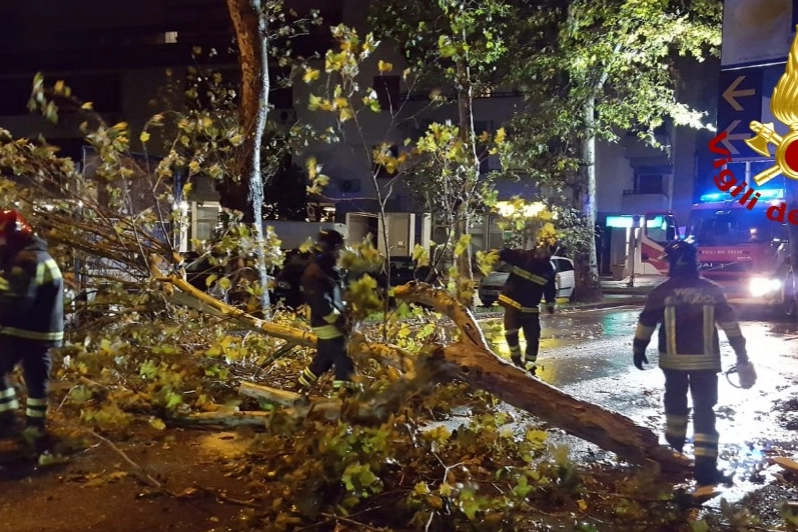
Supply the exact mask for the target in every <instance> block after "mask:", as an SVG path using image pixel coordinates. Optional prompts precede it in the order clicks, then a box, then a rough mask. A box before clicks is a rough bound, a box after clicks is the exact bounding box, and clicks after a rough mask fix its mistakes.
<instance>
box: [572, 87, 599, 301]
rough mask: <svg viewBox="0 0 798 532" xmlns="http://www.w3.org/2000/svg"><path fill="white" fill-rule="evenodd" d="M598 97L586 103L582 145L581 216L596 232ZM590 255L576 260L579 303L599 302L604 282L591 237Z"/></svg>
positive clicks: (581, 255)
mask: <svg viewBox="0 0 798 532" xmlns="http://www.w3.org/2000/svg"><path fill="white" fill-rule="evenodd" d="M595 112H596V96H595V93H594V94H591V95H590V96H589V97H588V98H587V99H586V100H585V102H584V107H583V113H584V116H585V130H586V135H585V139H584V141H583V143H582V160H583V162H584V165H585V169H584V172H585V180H584V181H585V185H586V187H585V188H586V189H585V190H584V191H583V194H582V198H581V199H582V205H581V207H582V214H583V215H584V216H585V223H586V224H587V225H588V227H589V228H590V229H591V230H593V229H594V228H595V227H596V118H595ZM586 244H587V245H586V247H587V251H585V252H578V253H577V255H578V256H577V257H576V259H577V260H576V261H575V263H576V266H577V268H576V270H577V271H576V292H577V293H576V294H575V297H576V299H578V300H579V301H587V302H591V301H600V300H601V298H602V294H601V282H600V281H599V272H598V261H597V258H596V239H595V237H594V236H593V237H591V238H589V239H588V241H587V242H586Z"/></svg>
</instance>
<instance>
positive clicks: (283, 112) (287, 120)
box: [275, 109, 296, 124]
mask: <svg viewBox="0 0 798 532" xmlns="http://www.w3.org/2000/svg"><path fill="white" fill-rule="evenodd" d="M275 114H276V115H277V122H278V123H280V124H293V123H294V122H296V110H294V109H277V110H276V111H275Z"/></svg>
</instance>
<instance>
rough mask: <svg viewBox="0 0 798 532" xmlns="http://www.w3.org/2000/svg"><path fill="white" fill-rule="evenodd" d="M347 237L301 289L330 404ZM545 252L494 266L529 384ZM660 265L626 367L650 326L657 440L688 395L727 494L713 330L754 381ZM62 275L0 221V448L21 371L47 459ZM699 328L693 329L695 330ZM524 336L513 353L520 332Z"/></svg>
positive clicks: (710, 306)
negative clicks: (660, 422)
mask: <svg viewBox="0 0 798 532" xmlns="http://www.w3.org/2000/svg"><path fill="white" fill-rule="evenodd" d="M343 247H344V237H343V236H342V235H341V234H340V233H338V232H336V231H322V232H321V233H320V235H319V237H318V239H317V243H316V247H315V257H314V260H313V262H312V263H311V264H310V265H309V266H307V268H306V269H305V271H304V273H303V275H302V279H301V291H302V296H303V299H304V302H305V303H306V304H307V306H308V307H309V309H310V325H311V328H312V330H313V332H314V333H315V334H316V336H317V339H318V340H317V348H316V353H315V356H314V357H313V359H312V361H311V363H310V365H309V366H307V368H305V369H304V371H302V373H301V374H300V376H299V378H298V384H299V386H300V388H301V389H304V390H309V389H310V388H311V387H313V385H314V384H315V383H316V381H317V380H318V379H319V378H320V377H321V376H322V375H323V374H324V373H326V372H328V371H330V370H331V369H334V371H335V378H334V381H333V387H334V388H335V389H336V390H338V392H339V393H342V394H349V393H352V392H354V391H356V390H357V388H356V385H355V383H354V380H355V366H354V364H353V362H352V359H351V358H350V356H349V354H348V352H347V342H348V338H349V336H350V333H351V323H350V321H349V319H348V317H347V312H346V306H345V303H344V298H343V290H344V287H343V278H342V275H341V273H340V270H339V268H338V262H339V259H340V254H341V251H342V250H343ZM551 255H552V249H551V248H550V247H549V246H547V245H544V244H542V243H541V244H538V245H537V246H536V247H534V249H528V250H525V249H504V250H502V251H501V252H500V259H501V260H502V261H504V262H506V263H508V264H509V265H510V266H511V270H510V274H509V277H508V279H507V282H506V284H505V286H504V288H503V290H502V292H501V295H500V296H499V304H500V305H501V306H502V307H504V309H505V313H504V328H505V338H506V340H507V344H508V346H509V349H510V355H511V360H512V362H513V363H514V364H515V365H517V366H519V367H520V368H523V369H524V370H526V371H528V372H529V373H530V374H531V375H533V376H535V375H536V371H537V357H538V350H539V343H540V335H541V325H540V311H541V308H540V307H541V302H544V303H545V309H546V311H547V312H548V313H550V314H551V313H554V312H555V306H556V287H555V276H556V272H555V270H554V268H553V266H552V262H551ZM664 258H665V259H666V260H667V261H668V262H669V264H670V272H669V277H670V278H669V279H668V280H667V281H666V282H664V283H662V284H661V285H659V286H657V287H656V288H655V289H654V290H652V292H651V293H650V294H649V296H648V299H647V302H646V305H645V308H644V309H643V311H642V313H641V314H640V319H639V322H638V325H637V329H636V332H635V335H634V342H633V363H634V365H635V366H636V367H637V368H638V369H643V364H644V363H648V359H647V357H646V354H645V352H646V348H647V346H648V344H649V342H650V340H651V337H652V335H653V333H654V331H655V329H656V327H657V326H658V325H659V326H660V328H659V367H660V368H661V369H662V371H663V373H664V376H665V396H664V404H665V419H666V428H665V439H666V441H667V442H668V444H670V446H671V447H672V448H673V449H674V450H676V451H678V452H681V451H682V449H683V447H684V444H685V440H686V435H687V423H688V414H689V408H688V393H689V394H690V395H691V397H692V405H693V424H694V438H693V441H694V454H695V479H696V481H697V483H698V484H699V485H713V484H717V483H720V482H727V481H729V478H728V477H726V476H724V475H723V474H722V473H721V472H720V471H719V470H718V468H717V456H718V432H717V431H716V429H715V413H714V407H715V404H716V403H717V400H718V373H719V372H720V371H721V360H720V346H719V340H718V332H717V327H716V324H717V325H719V326H720V327H721V328H722V329H723V330H724V332H725V333H726V336H727V337H728V340H729V343H730V345H731V347H732V348H733V349H734V352H735V354H736V356H737V367H738V370H739V371H740V376H741V381H747V386H750V385H752V384H753V381H754V380H755V378H756V376H755V373H754V370H753V366H752V365H751V364H750V362H749V360H748V356H747V352H746V346H745V339H744V337H743V335H742V333H741V331H740V326H739V323H738V322H737V318H736V317H735V313H734V310H733V309H732V307H731V306H730V305H729V304H728V302H727V301H726V297H725V295H724V293H723V291H722V290H721V288H720V287H719V286H718V285H716V284H715V283H712V282H711V281H708V280H706V279H704V278H702V277H701V276H700V274H699V268H698V260H697V258H698V257H697V251H696V248H695V247H694V246H693V245H692V244H690V243H688V242H685V241H676V242H672V243H670V244H669V245H668V246H667V247H666V248H665V254H664ZM63 304H64V302H63V283H62V278H61V271H60V270H59V268H58V266H57V264H56V262H55V261H54V260H53V258H52V257H51V256H50V254H49V253H48V251H47V244H46V243H45V242H44V240H42V239H41V238H40V237H39V236H37V235H36V233H35V232H34V230H33V228H32V227H31V226H30V225H29V224H28V222H26V221H25V219H24V218H23V217H22V216H21V215H20V214H19V213H18V212H17V211H15V210H9V209H6V210H0V438H3V437H7V436H10V435H16V434H18V433H19V432H20V429H21V427H19V426H18V418H17V410H18V408H19V401H18V399H17V394H16V389H15V387H14V386H13V384H12V382H11V376H12V373H13V371H14V369H15V368H16V366H17V365H21V367H22V370H23V375H24V379H25V385H26V388H27V398H26V404H25V424H26V427H25V428H24V429H23V430H22V432H23V434H24V433H27V436H28V437H27V439H28V440H29V441H32V442H33V443H34V444H37V445H38V446H39V448H43V446H44V447H46V442H47V441H48V436H47V431H46V423H45V422H46V419H47V395H48V382H49V375H50V368H51V354H50V352H51V349H52V348H54V347H59V346H60V345H61V344H62V341H63V337H64V319H63ZM699 324H700V325H701V326H700V327H699V326H698V325H699ZM520 331H523V332H524V338H525V340H526V346H525V349H524V350H523V356H522V350H521V345H520V341H519V332H520Z"/></svg>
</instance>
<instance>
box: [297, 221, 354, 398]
mask: <svg viewBox="0 0 798 532" xmlns="http://www.w3.org/2000/svg"><path fill="white" fill-rule="evenodd" d="M343 245H344V238H343V236H342V235H341V233H339V232H337V231H332V230H330V231H322V232H321V233H319V237H318V239H317V242H316V251H317V253H316V256H315V258H314V260H313V261H312V262H311V263H310V264H309V265H308V266H307V268H305V273H304V274H302V279H301V281H300V286H301V290H302V297H303V299H304V301H305V303H306V304H307V305H308V307H309V308H310V326H311V328H312V329H313V332H314V333H316V337H317V343H316V356H314V357H313V360H312V361H311V363H310V365H309V366H308V367H307V368H305V370H304V371H303V372H302V374H301V375H300V377H299V384H300V386H302V387H303V388H305V389H308V388H310V387H311V386H312V385H313V384H314V383H315V382H316V381H317V380H318V379H319V377H321V375H322V374H324V373H326V372H327V371H329V370H330V369H332V368H333V367H334V368H335V380H334V381H333V388H334V389H335V390H337V391H339V392H343V393H346V392H348V391H351V390H354V385H353V383H352V377H353V376H354V373H355V366H354V364H353V363H352V359H351V358H349V354H348V353H347V345H346V344H347V340H348V339H349V333H350V324H349V320H348V319H347V316H346V307H345V305H344V302H343V299H342V276H341V273H340V270H339V269H338V259H339V258H340V255H341V249H342V248H343Z"/></svg>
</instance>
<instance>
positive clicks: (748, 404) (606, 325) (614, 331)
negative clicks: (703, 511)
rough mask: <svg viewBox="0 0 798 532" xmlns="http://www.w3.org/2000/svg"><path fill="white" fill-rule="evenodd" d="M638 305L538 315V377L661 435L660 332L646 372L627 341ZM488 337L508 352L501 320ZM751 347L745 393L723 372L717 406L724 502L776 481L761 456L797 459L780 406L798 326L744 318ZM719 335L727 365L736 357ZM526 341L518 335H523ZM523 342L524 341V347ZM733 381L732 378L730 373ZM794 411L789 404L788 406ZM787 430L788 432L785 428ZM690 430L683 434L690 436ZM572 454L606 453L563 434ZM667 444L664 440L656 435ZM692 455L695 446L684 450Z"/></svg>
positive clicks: (790, 384)
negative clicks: (752, 371) (727, 483)
mask: <svg viewBox="0 0 798 532" xmlns="http://www.w3.org/2000/svg"><path fill="white" fill-rule="evenodd" d="M640 310H641V307H639V306H633V305H628V306H622V307H616V308H612V309H604V310H594V311H574V312H568V313H560V314H556V315H554V316H549V315H543V316H542V320H541V321H542V328H543V337H542V341H541V349H540V356H539V359H538V362H539V365H540V366H541V367H540V368H539V370H538V375H539V376H540V378H541V379H542V380H544V381H546V382H548V383H550V384H552V385H554V386H556V387H558V388H560V389H562V390H563V391H565V392H567V393H569V394H571V395H573V396H575V397H577V398H579V399H582V400H585V401H589V402H591V403H595V404H599V405H601V406H603V407H605V408H608V409H611V410H615V411H617V412H620V413H623V414H624V415H626V416H628V417H630V418H631V419H633V420H634V421H635V422H636V423H638V424H639V425H642V426H646V427H649V428H651V429H652V430H654V431H655V432H656V433H658V434H661V432H662V427H663V426H664V420H665V416H664V413H663V407H662V392H663V383H664V379H663V376H662V372H661V371H660V370H659V369H658V368H657V356H658V355H657V336H656V334H655V335H654V337H653V338H652V341H651V344H650V345H649V348H648V350H647V356H648V359H649V361H650V364H649V365H648V367H647V369H646V370H644V371H639V370H638V369H636V368H635V367H634V366H633V365H632V338H633V336H634V331H635V326H636V324H637V318H638V315H639V313H640ZM485 325H486V327H485V328H486V330H487V331H488V332H487V334H488V336H489V337H490V338H491V340H492V341H493V342H494V345H495V346H496V350H497V352H498V353H500V354H501V355H502V356H505V357H509V352H508V350H507V345H506V343H505V342H504V340H503V339H501V320H500V319H499V320H492V321H491V322H490V323H486V324H485ZM741 326H742V330H743V334H744V335H745V337H746V339H747V346H748V352H749V356H750V358H751V360H752V361H753V362H754V364H755V367H756V371H757V374H758V379H757V384H756V385H755V386H754V388H752V389H750V390H742V389H738V388H735V387H733V386H732V385H731V384H730V383H729V382H728V381H727V379H726V378H725V376H722V375H721V376H720V383H719V401H718V406H717V407H716V409H715V410H716V413H717V417H718V421H717V429H718V431H719V432H720V461H719V465H720V466H721V467H722V468H724V469H726V470H732V469H733V470H734V471H735V481H736V484H735V488H734V489H733V490H729V491H728V492H727V493H724V497H726V498H727V500H733V499H736V498H739V497H740V496H742V495H744V494H745V493H748V492H750V491H751V490H752V489H755V486H760V487H761V485H762V484H763V483H764V484H767V483H768V482H770V481H773V480H774V478H775V476H774V473H775V472H777V471H778V469H779V468H778V467H776V466H773V467H770V468H768V467H767V466H768V464H767V462H766V460H764V457H765V455H768V456H774V455H784V456H789V457H792V458H795V457H796V444H795V436H796V433H795V430H796V429H797V428H798V427H797V426H796V424H795V422H794V420H793V421H792V423H791V424H788V422H787V419H786V417H785V416H789V415H793V416H794V415H795V414H794V413H792V414H790V413H786V414H785V413H784V412H782V411H780V410H779V409H778V408H777V407H778V406H779V405H780V404H783V403H784V402H786V401H788V400H790V399H792V400H793V402H795V399H796V397H798V353H796V350H795V348H796V346H798V343H796V341H798V332H796V331H797V330H798V329H797V328H796V326H794V325H789V324H785V323H772V322H766V321H760V320H757V319H754V318H752V319H750V320H742V321H741ZM719 334H720V342H721V352H722V360H723V368H724V370H726V369H728V368H729V367H730V366H732V365H733V364H734V362H735V356H734V353H733V351H732V350H731V347H730V346H729V345H728V342H727V341H726V338H725V336H724V334H723V332H722V330H721V331H720V332H719ZM522 342H523V338H522ZM522 345H523V344H522ZM731 379H732V382H736V375H733V376H731ZM793 408H794V407H793ZM787 427H790V428H791V429H792V430H790V429H789V428H787ZM690 436H691V432H688V437H690ZM562 441H563V442H564V443H568V444H569V445H570V447H571V452H572V456H573V458H574V459H579V460H590V459H596V457H599V458H602V457H608V456H609V455H608V453H605V452H602V451H601V450H599V449H598V448H596V447H595V446H593V445H590V444H587V443H585V442H583V441H581V440H577V439H576V438H571V437H568V436H567V435H563V436H562ZM661 441H662V442H663V443H664V438H662V437H661ZM685 452H686V453H687V454H690V455H691V454H692V445H691V444H690V443H688V445H687V446H686V447H685Z"/></svg>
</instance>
